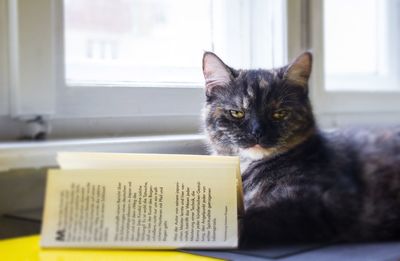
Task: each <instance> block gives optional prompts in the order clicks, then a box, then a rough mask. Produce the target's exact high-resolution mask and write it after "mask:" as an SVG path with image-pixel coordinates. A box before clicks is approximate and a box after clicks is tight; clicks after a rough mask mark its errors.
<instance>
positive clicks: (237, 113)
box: [229, 110, 244, 119]
mask: <svg viewBox="0 0 400 261" xmlns="http://www.w3.org/2000/svg"><path fill="white" fill-rule="evenodd" d="M229 112H230V113H231V115H232V117H233V118H236V119H241V118H243V117H244V112H242V111H235V110H230V111H229Z"/></svg>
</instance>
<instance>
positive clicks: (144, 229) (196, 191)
mask: <svg viewBox="0 0 400 261" xmlns="http://www.w3.org/2000/svg"><path fill="white" fill-rule="evenodd" d="M236 182H237V181H236V168H234V167H230V168H209V167H202V168H164V169H161V168H155V169H148V168H134V169H129V170H128V169H104V170H50V171H49V173H48V180H47V190H46V201H45V210H44V220H43V227H42V241H41V245H42V247H79V248H234V247H237V243H238V231H237V229H238V221H237V194H236V186H237V184H236Z"/></svg>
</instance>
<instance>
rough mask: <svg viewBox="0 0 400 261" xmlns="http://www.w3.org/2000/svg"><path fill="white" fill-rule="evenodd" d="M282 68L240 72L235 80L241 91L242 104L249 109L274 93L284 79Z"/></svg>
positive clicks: (240, 100)
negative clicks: (257, 100)
mask: <svg viewBox="0 0 400 261" xmlns="http://www.w3.org/2000/svg"><path fill="white" fill-rule="evenodd" d="M283 74H284V70H283V69H282V68H279V69H272V70H262V69H259V70H240V71H239V73H238V76H237V77H236V79H235V83H236V87H237V88H238V89H239V91H240V94H241V95H240V99H239V98H238V99H237V102H240V103H241V104H242V106H243V107H244V108H248V107H249V106H250V104H252V103H254V101H255V100H256V99H257V98H261V97H265V96H267V95H268V93H270V92H271V91H273V88H275V86H276V85H279V83H280V82H281V81H282V79H283Z"/></svg>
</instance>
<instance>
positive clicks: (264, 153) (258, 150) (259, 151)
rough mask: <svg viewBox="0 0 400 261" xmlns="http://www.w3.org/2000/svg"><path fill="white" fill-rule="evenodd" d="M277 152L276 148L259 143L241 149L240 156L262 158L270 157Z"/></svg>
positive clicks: (254, 158)
mask: <svg viewBox="0 0 400 261" xmlns="http://www.w3.org/2000/svg"><path fill="white" fill-rule="evenodd" d="M276 152H277V151H276V148H263V147H261V146H260V145H258V144H257V145H254V146H253V147H249V148H245V149H240V156H241V157H243V158H248V159H252V160H260V159H263V158H266V157H270V156H272V155H273V154H275V153H276Z"/></svg>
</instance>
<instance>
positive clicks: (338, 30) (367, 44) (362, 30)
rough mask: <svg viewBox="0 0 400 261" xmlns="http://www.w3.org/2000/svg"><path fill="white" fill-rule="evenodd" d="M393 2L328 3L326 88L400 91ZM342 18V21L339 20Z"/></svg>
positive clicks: (358, 1) (325, 22)
mask: <svg viewBox="0 0 400 261" xmlns="http://www.w3.org/2000/svg"><path fill="white" fill-rule="evenodd" d="M391 10H398V9H396V5H395V2H394V1H390V0H389V1H382V0H353V1H344V0H339V1H338V0H325V2H324V14H325V15H324V28H323V29H324V36H325V37H324V49H325V63H324V65H325V75H326V78H325V88H326V89H327V90H331V91H335V90H342V91H390V90H396V89H397V90H400V89H399V88H400V84H399V79H400V78H398V75H399V73H398V72H399V71H400V70H399V65H400V64H399V63H398V62H397V61H399V60H400V59H399V58H400V57H399V56H398V54H399V53H398V51H397V49H398V47H397V46H398V44H397V43H398V39H397V35H398V33H397V31H398V28H397V25H396V22H395V21H396V17H398V16H399V13H398V11H391ZM338 17H340V19H337V18H338Z"/></svg>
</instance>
